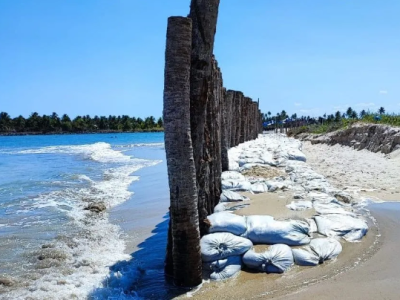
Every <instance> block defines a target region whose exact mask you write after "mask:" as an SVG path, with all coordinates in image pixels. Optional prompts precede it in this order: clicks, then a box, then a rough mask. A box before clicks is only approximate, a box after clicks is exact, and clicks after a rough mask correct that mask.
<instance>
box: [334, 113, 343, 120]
mask: <svg viewBox="0 0 400 300" xmlns="http://www.w3.org/2000/svg"><path fill="white" fill-rule="evenodd" d="M341 118H342V116H341V114H340V111H337V112H336V113H335V122H339V121H340V119H341Z"/></svg>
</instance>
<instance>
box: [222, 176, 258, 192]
mask: <svg viewBox="0 0 400 300" xmlns="http://www.w3.org/2000/svg"><path fill="white" fill-rule="evenodd" d="M221 186H222V189H223V190H235V191H249V190H250V189H251V183H250V182H249V181H247V180H236V179H229V180H222V182H221Z"/></svg>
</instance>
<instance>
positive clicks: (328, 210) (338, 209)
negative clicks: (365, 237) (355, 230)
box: [313, 202, 357, 217]
mask: <svg viewBox="0 0 400 300" xmlns="http://www.w3.org/2000/svg"><path fill="white" fill-rule="evenodd" d="M313 206H314V209H315V211H316V212H317V213H318V214H320V215H324V214H342V215H349V216H353V217H356V216H357V215H356V214H355V213H353V212H351V211H347V210H345V209H344V207H343V205H340V204H337V203H318V202H314V203H313Z"/></svg>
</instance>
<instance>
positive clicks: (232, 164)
mask: <svg viewBox="0 0 400 300" xmlns="http://www.w3.org/2000/svg"><path fill="white" fill-rule="evenodd" d="M238 170H239V164H238V163H237V162H236V161H233V160H229V171H238Z"/></svg>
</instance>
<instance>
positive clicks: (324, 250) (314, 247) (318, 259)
mask: <svg viewBox="0 0 400 300" xmlns="http://www.w3.org/2000/svg"><path fill="white" fill-rule="evenodd" d="M292 252H293V258H294V262H295V263H296V264H297V265H299V266H316V265H318V264H322V263H323V262H324V261H326V260H329V259H334V258H336V257H337V256H338V255H339V254H340V253H341V252H342V245H341V244H340V243H339V242H338V241H337V240H335V239H334V238H318V239H313V240H312V241H311V242H310V245H309V246H307V247H304V248H303V249H292Z"/></svg>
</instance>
